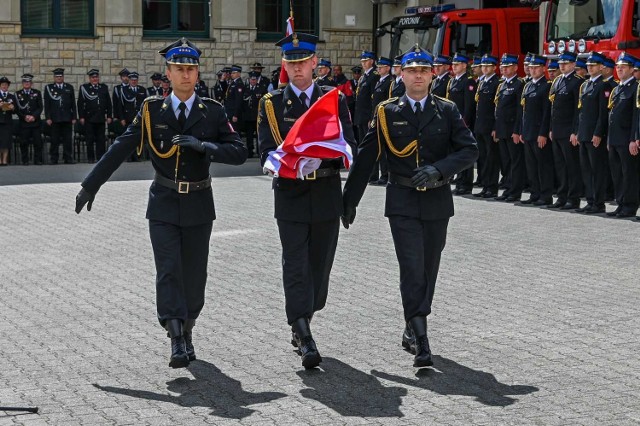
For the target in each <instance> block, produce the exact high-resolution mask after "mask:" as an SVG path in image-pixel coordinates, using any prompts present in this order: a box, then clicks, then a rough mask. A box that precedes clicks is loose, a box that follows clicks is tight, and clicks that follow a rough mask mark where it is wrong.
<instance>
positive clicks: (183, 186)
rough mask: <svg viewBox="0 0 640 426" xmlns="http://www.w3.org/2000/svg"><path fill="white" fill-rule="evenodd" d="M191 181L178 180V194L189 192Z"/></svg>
mask: <svg viewBox="0 0 640 426" xmlns="http://www.w3.org/2000/svg"><path fill="white" fill-rule="evenodd" d="M190 183H191V182H178V194H188V193H189V184H190Z"/></svg>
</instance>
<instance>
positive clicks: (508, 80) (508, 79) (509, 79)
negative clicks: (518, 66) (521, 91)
mask: <svg viewBox="0 0 640 426" xmlns="http://www.w3.org/2000/svg"><path fill="white" fill-rule="evenodd" d="M517 76H518V74H514V75H512V76H511V77H509V78H507V77H505V78H504V82H505V83H508V82H510V81H511V80H513V79H514V78H516V77H517Z"/></svg>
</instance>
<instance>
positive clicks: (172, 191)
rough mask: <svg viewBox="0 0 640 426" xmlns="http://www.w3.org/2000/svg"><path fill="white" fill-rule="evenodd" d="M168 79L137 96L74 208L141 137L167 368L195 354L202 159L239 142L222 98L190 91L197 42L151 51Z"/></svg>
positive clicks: (234, 151) (202, 274) (240, 159)
mask: <svg viewBox="0 0 640 426" xmlns="http://www.w3.org/2000/svg"><path fill="white" fill-rule="evenodd" d="M159 53H160V54H161V55H162V56H163V57H164V58H165V60H166V63H167V71H166V72H167V76H168V77H169V78H170V79H171V82H172V83H173V92H172V94H171V95H170V96H168V97H166V98H162V97H161V96H151V97H149V98H147V99H145V101H144V103H143V105H142V108H141V110H140V112H138V114H137V115H136V117H135V119H134V120H133V122H132V123H131V125H129V127H128V128H127V130H126V132H125V133H124V134H123V135H121V136H119V137H118V138H117V139H116V141H115V143H114V144H113V145H112V146H111V148H109V150H108V151H107V153H106V154H105V155H104V156H103V157H102V158H101V159H100V161H99V162H98V163H97V164H96V165H95V167H94V168H93V170H92V171H91V172H90V173H89V175H88V176H87V177H86V178H85V179H84V181H83V182H82V189H81V190H80V192H79V193H78V195H77V197H76V213H80V211H82V209H83V207H84V206H85V205H87V210H91V206H92V203H93V201H94V198H95V195H96V193H97V192H98V190H99V189H100V187H101V186H102V185H103V184H104V183H105V182H106V181H107V180H108V179H109V177H110V176H111V175H112V174H113V172H114V171H115V170H116V169H117V168H118V167H119V166H120V165H121V164H122V163H123V162H124V161H125V160H126V159H127V158H128V157H129V156H130V155H131V153H132V152H134V151H136V150H138V152H141V151H142V145H143V144H144V143H145V142H146V144H148V145H149V152H150V156H151V164H152V165H153V168H154V169H155V177H154V180H153V183H152V184H151V187H150V188H149V204H148V206H147V219H148V220H149V234H150V237H151V245H152V247H153V254H154V258H155V265H156V273H157V274H156V305H157V311H158V320H159V321H160V324H161V325H162V326H163V327H164V328H165V329H166V330H167V331H168V333H169V337H171V357H170V360H169V366H170V367H172V368H180V367H186V366H188V365H189V362H190V361H193V360H195V359H196V354H195V349H194V346H193V341H192V329H193V326H194V325H195V322H196V319H197V318H198V316H199V315H200V311H201V310H202V307H203V305H204V301H205V285H206V282H207V263H208V261H209V238H210V236H211V229H212V227H213V220H214V219H215V218H216V216H215V209H214V204H213V194H212V192H211V176H210V175H209V167H210V165H211V163H212V162H215V163H226V164H242V163H244V162H245V160H246V158H247V150H246V148H245V147H244V145H243V144H242V142H241V141H240V137H239V136H238V134H237V133H236V132H235V131H234V130H233V128H232V127H231V126H230V125H229V122H228V121H227V117H226V115H225V113H224V109H223V108H222V105H220V104H219V103H218V102H216V101H214V100H213V99H210V98H200V97H199V96H197V95H196V94H195V91H194V89H195V84H196V81H197V78H198V64H199V58H200V50H199V49H198V48H197V47H196V46H195V45H194V44H193V43H191V42H189V41H188V40H186V39H184V38H183V39H182V40H178V41H177V42H175V43H172V44H171V45H169V46H167V47H166V48H164V49H163V50H161V51H160V52H159Z"/></svg>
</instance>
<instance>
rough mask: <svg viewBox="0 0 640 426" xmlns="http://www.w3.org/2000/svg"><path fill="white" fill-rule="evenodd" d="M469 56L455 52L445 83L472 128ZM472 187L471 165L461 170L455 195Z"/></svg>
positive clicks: (472, 87)
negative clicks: (451, 73)
mask: <svg viewBox="0 0 640 426" xmlns="http://www.w3.org/2000/svg"><path fill="white" fill-rule="evenodd" d="M468 65H469V58H468V57H467V56H465V55H463V54H461V53H456V54H455V55H453V58H452V59H451V67H452V68H453V76H452V77H451V79H449V83H447V99H449V100H450V101H452V102H453V103H455V104H456V106H457V107H458V111H460V114H462V120H463V121H464V123H465V124H466V125H467V127H469V129H473V127H474V123H475V118H476V101H475V96H476V87H477V84H476V81H475V80H474V79H473V78H471V77H469V75H468V74H467V66H468ZM472 188H473V165H472V166H471V167H469V168H468V169H467V170H464V171H462V172H461V173H460V174H459V176H458V178H457V181H456V189H455V190H454V191H453V193H454V194H455V195H464V194H471V189H472Z"/></svg>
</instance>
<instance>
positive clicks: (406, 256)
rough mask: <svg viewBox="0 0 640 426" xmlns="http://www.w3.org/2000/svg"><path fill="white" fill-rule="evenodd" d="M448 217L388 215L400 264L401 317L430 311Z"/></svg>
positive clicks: (419, 314)
mask: <svg viewBox="0 0 640 426" xmlns="http://www.w3.org/2000/svg"><path fill="white" fill-rule="evenodd" d="M448 224H449V219H448V218H447V219H440V220H429V221H425V220H420V219H417V218H413V217H406V216H389V225H390V227H391V235H392V237H393V245H394V246H395V249H396V256H397V258H398V264H399V266H400V295H401V297H402V307H403V309H404V318H405V320H406V321H407V322H408V321H409V320H410V319H411V318H413V317H415V316H427V315H429V314H430V313H431V302H432V301H433V293H434V290H435V286H436V279H437V278H438V270H439V269H440V256H441V254H442V250H444V246H445V244H446V240H447V226H448Z"/></svg>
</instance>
